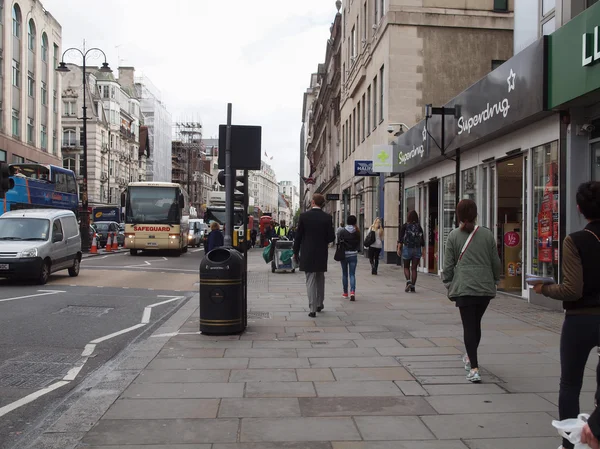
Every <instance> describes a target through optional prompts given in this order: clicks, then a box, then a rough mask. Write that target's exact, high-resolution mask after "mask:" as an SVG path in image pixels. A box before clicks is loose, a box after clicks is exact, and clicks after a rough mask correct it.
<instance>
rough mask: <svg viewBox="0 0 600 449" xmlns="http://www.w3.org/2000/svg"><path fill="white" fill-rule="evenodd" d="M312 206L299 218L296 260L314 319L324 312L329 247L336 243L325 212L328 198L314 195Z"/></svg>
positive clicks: (331, 221)
mask: <svg viewBox="0 0 600 449" xmlns="http://www.w3.org/2000/svg"><path fill="white" fill-rule="evenodd" d="M311 206H312V208H311V210H309V211H307V212H304V213H302V214H300V219H299V220H298V228H297V230H296V238H295V239H294V257H295V258H296V260H299V262H300V271H304V272H305V273H306V290H307V292H308V302H309V305H310V313H309V314H308V316H309V317H311V318H314V317H316V316H317V314H316V312H320V311H322V310H323V300H324V299H325V272H326V271H327V258H328V256H329V244H330V243H331V242H333V241H334V240H335V232H334V231H333V220H332V219H331V215H329V214H327V213H326V212H323V206H325V197H324V196H323V195H321V194H320V193H315V194H314V195H313V197H312V203H311Z"/></svg>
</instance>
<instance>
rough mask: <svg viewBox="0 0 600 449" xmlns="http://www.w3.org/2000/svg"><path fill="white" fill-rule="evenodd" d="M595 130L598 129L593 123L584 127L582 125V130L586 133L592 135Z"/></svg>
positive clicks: (585, 124)
mask: <svg viewBox="0 0 600 449" xmlns="http://www.w3.org/2000/svg"><path fill="white" fill-rule="evenodd" d="M595 129H596V127H595V126H594V125H592V124H591V123H584V124H583V125H581V130H582V131H585V132H586V133H592V132H594V130H595Z"/></svg>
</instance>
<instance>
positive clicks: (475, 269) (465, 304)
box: [442, 200, 500, 382]
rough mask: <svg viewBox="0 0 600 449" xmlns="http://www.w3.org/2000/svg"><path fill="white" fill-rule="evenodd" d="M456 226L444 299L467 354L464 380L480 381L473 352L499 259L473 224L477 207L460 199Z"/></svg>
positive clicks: (491, 241) (489, 238)
mask: <svg viewBox="0 0 600 449" xmlns="http://www.w3.org/2000/svg"><path fill="white" fill-rule="evenodd" d="M456 214H457V216H458V221H459V222H460V227H458V228H456V229H454V230H453V231H452V232H450V234H449V235H448V240H447V242H446V251H445V253H444V272H443V273H442V280H443V281H444V284H445V285H446V287H447V288H448V298H450V300H451V301H454V303H455V304H456V307H458V309H459V310H460V318H461V320H462V325H463V333H464V341H465V347H466V350H467V354H466V355H465V356H464V357H463V362H464V364H465V370H467V371H468V374H467V380H468V381H470V382H481V375H480V373H479V362H478V360H477V349H478V348H479V342H480V341H481V319H482V318H483V314H484V313H485V311H486V309H487V307H488V305H489V303H490V301H491V299H492V298H494V297H495V296H496V285H497V284H498V282H500V257H498V249H497V246H496V239H495V238H494V234H492V231H490V230H489V229H487V228H482V227H479V226H478V225H476V224H475V221H476V220H477V204H475V201H473V200H462V201H461V202H460V203H458V206H456Z"/></svg>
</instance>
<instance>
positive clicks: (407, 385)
mask: <svg viewBox="0 0 600 449" xmlns="http://www.w3.org/2000/svg"><path fill="white" fill-rule="evenodd" d="M394 383H395V384H396V386H397V387H398V388H400V391H402V393H403V394H404V395H405V396H427V395H428V394H429V393H427V391H426V390H425V389H424V388H423V387H422V386H421V384H420V383H419V382H417V381H416V380H401V381H395V382H394Z"/></svg>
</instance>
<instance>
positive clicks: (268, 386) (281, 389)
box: [246, 382, 333, 398]
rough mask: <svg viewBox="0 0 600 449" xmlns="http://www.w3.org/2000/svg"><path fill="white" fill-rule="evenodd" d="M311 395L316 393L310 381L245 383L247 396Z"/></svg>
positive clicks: (293, 396)
mask: <svg viewBox="0 0 600 449" xmlns="http://www.w3.org/2000/svg"><path fill="white" fill-rule="evenodd" d="M332 383H333V382H332ZM313 396H316V393H315V388H314V386H313V383H312V382H248V383H247V384H246V397H247V398H300V397H313Z"/></svg>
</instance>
